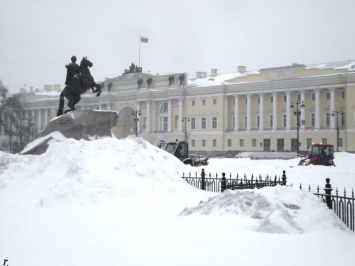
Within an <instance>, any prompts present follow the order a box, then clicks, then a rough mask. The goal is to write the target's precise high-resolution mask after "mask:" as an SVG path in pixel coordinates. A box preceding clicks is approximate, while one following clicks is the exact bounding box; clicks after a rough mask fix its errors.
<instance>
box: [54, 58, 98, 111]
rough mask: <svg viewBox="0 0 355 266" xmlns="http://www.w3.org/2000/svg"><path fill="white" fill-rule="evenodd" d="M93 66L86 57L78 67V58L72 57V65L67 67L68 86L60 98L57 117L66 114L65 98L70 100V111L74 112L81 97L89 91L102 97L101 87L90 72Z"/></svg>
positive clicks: (66, 82) (66, 83) (66, 81)
mask: <svg viewBox="0 0 355 266" xmlns="http://www.w3.org/2000/svg"><path fill="white" fill-rule="evenodd" d="M92 66H93V64H92V63H91V62H90V61H89V60H88V59H87V58H86V57H83V59H82V60H81V63H80V66H78V65H77V64H76V57H75V56H72V58H71V63H70V64H68V65H66V66H65V67H66V68H67V77H66V80H65V85H66V86H65V88H64V90H63V91H62V93H61V94H60V97H59V108H58V113H57V116H60V115H62V114H63V113H64V97H65V98H67V100H68V107H69V108H70V111H74V110H75V105H76V104H77V103H78V102H79V101H80V99H81V97H80V95H81V94H83V93H85V92H87V90H88V89H90V88H91V89H92V92H93V93H96V96H100V94H101V86H100V84H97V83H95V81H94V78H93V76H91V73H90V70H89V67H92ZM68 111H69V110H68ZM66 112H67V111H66Z"/></svg>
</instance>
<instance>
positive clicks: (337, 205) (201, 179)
mask: <svg viewBox="0 0 355 266" xmlns="http://www.w3.org/2000/svg"><path fill="white" fill-rule="evenodd" d="M182 178H183V179H185V181H186V182H187V183H188V184H190V185H192V186H195V187H197V188H200V189H202V190H206V191H211V192H223V191H224V190H226V189H231V190H236V189H254V188H257V189H260V188H263V187H273V186H277V185H281V186H286V183H287V177H286V171H282V175H281V176H279V177H277V176H276V175H275V176H274V177H271V176H270V175H266V176H265V177H262V176H261V175H259V176H258V177H254V176H253V175H251V176H250V177H249V178H247V176H246V175H244V176H243V177H239V175H238V174H237V176H236V177H235V178H233V177H232V174H230V175H229V176H226V174H225V173H222V175H221V176H220V177H219V176H218V174H217V173H216V174H215V176H214V177H213V176H212V174H211V173H209V174H208V175H207V176H206V173H205V170H204V169H202V171H201V175H200V176H198V174H197V173H196V174H195V176H192V175H191V174H190V173H189V174H188V176H185V174H183V176H182ZM291 186H292V184H291ZM299 188H300V190H302V189H303V187H302V184H300V186H299ZM332 190H333V189H332V186H331V184H330V179H329V178H327V179H326V184H325V187H324V193H320V188H319V186H318V187H317V192H316V193H313V194H314V195H316V196H318V197H320V198H322V199H323V201H324V202H325V203H326V204H327V206H328V208H329V209H332V210H334V212H335V213H336V214H337V215H338V217H339V218H340V219H341V220H342V221H343V222H344V223H345V224H346V225H347V227H349V228H350V229H351V230H352V231H355V197H354V189H352V192H351V197H347V196H346V189H344V196H341V195H339V192H338V188H336V190H335V195H334V194H332ZM308 191H309V192H311V187H310V186H308Z"/></svg>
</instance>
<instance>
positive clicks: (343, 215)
mask: <svg viewBox="0 0 355 266" xmlns="http://www.w3.org/2000/svg"><path fill="white" fill-rule="evenodd" d="M325 182H326V184H325V186H324V193H320V189H319V186H317V192H316V193H313V194H314V195H316V196H318V197H320V198H322V199H323V201H324V202H325V203H326V204H327V206H328V208H329V209H332V210H333V211H334V212H335V213H336V214H337V215H338V217H339V218H340V219H341V220H342V221H343V222H344V223H345V224H346V226H347V227H349V228H350V230H352V231H355V221H354V219H355V215H354V214H355V197H354V189H352V191H351V197H347V196H346V189H345V188H344V192H343V196H341V195H339V191H338V188H336V189H335V195H332V190H333V189H332V185H331V184H330V179H329V178H326V179H325ZM300 189H301V190H302V189H303V188H302V184H300ZM308 191H309V192H311V187H310V186H309V187H308Z"/></svg>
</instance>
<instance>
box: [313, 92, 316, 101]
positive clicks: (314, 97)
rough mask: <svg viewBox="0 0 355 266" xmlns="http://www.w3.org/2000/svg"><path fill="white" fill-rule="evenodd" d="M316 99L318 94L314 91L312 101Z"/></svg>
mask: <svg viewBox="0 0 355 266" xmlns="http://www.w3.org/2000/svg"><path fill="white" fill-rule="evenodd" d="M315 100H316V95H315V94H314V93H312V101H315Z"/></svg>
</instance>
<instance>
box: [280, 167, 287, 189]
mask: <svg viewBox="0 0 355 266" xmlns="http://www.w3.org/2000/svg"><path fill="white" fill-rule="evenodd" d="M281 179H282V186H286V182H287V181H286V180H287V177H286V171H285V170H283V171H282V178H281Z"/></svg>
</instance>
